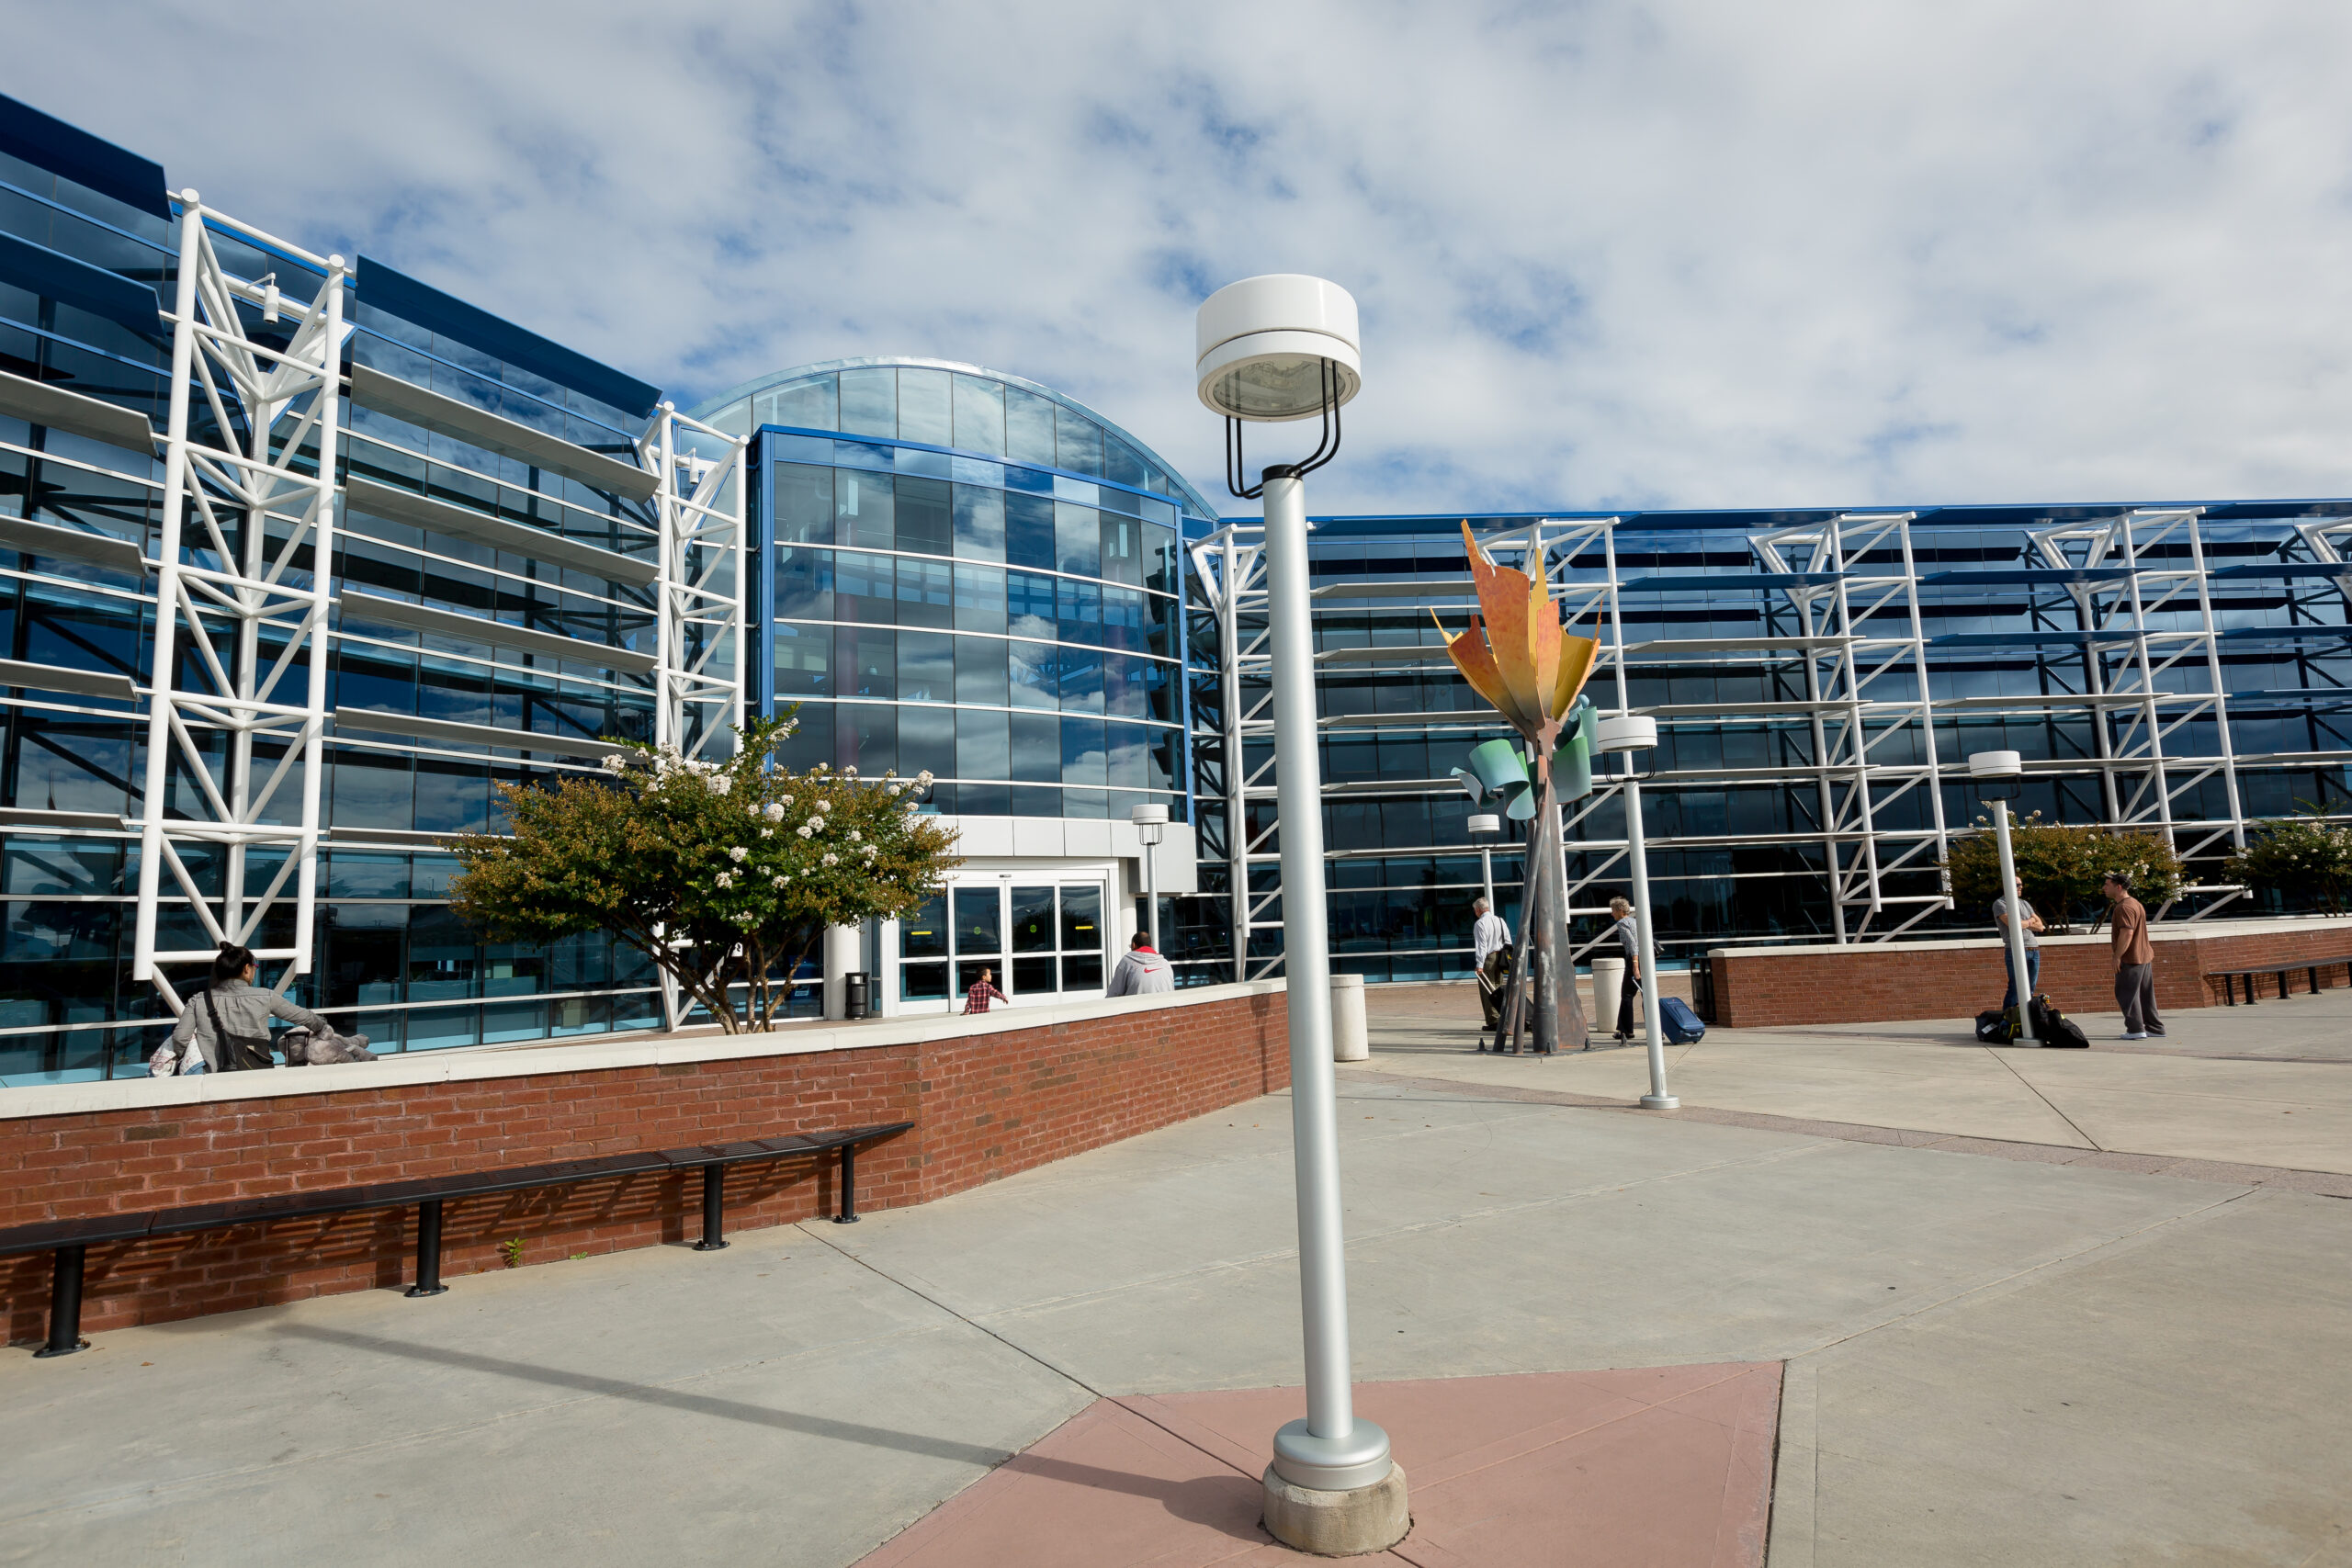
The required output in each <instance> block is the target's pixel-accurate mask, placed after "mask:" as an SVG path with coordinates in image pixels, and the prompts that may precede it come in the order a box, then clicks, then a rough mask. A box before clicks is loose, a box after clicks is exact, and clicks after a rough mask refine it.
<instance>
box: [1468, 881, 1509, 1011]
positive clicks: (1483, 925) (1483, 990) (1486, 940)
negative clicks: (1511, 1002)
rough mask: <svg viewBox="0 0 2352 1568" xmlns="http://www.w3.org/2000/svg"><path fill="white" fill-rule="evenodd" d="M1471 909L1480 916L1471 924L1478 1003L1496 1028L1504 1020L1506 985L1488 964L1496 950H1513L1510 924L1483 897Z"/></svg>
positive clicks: (1471, 952) (1499, 951)
mask: <svg viewBox="0 0 2352 1568" xmlns="http://www.w3.org/2000/svg"><path fill="white" fill-rule="evenodd" d="M1470 908H1471V909H1472V910H1473V911H1475V912H1476V915H1477V917H1478V918H1477V919H1476V921H1474V922H1473V923H1472V924H1471V927H1470V954H1471V962H1472V964H1473V965H1474V966H1475V967H1476V969H1477V971H1478V1006H1479V1008H1480V1009H1481V1010H1483V1011H1484V1013H1485V1014H1486V1020H1487V1028H1488V1029H1493V1028H1495V1027H1496V1026H1497V1024H1498V1023H1499V1022H1500V1021H1501V1018H1502V1002H1503V988H1502V986H1501V984H1500V983H1499V980H1498V977H1497V976H1493V975H1490V974H1489V973H1488V972H1487V961H1488V960H1490V959H1492V958H1493V957H1494V955H1495V954H1496V953H1509V952H1510V926H1508V925H1507V924H1505V923H1504V921H1503V918H1502V917H1501V916H1500V915H1498V914H1496V913H1495V911H1494V907H1493V906H1492V905H1490V904H1488V903H1487V901H1486V900H1485V899H1484V898H1480V899H1477V900H1476V901H1475V902H1473V903H1472V904H1471V906H1470Z"/></svg>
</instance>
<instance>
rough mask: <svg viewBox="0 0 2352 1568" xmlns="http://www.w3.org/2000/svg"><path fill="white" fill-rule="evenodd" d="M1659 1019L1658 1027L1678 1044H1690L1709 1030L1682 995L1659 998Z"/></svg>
mask: <svg viewBox="0 0 2352 1568" xmlns="http://www.w3.org/2000/svg"><path fill="white" fill-rule="evenodd" d="M1657 1021H1658V1027H1659V1028H1661V1029H1663V1030H1664V1031H1666V1037H1667V1038H1668V1040H1671V1041H1673V1042H1674V1043H1676V1044H1677V1045H1688V1044H1690V1043H1691V1042H1692V1041H1694V1040H1698V1039H1700V1038H1702V1036H1704V1035H1705V1033H1706V1032H1707V1026H1706V1025H1705V1024H1703V1023H1702V1022H1700V1021H1699V1015H1698V1014H1697V1013H1695V1012H1692V1011H1691V1004H1690V1003H1689V1002H1686V1001H1684V1000H1683V999H1682V998H1680V997H1660V998H1658V1000H1657Z"/></svg>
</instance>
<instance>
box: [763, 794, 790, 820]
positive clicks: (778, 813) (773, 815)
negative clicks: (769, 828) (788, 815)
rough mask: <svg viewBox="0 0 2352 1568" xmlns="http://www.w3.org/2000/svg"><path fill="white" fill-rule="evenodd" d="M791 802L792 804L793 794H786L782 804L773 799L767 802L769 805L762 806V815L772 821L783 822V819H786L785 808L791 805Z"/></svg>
mask: <svg viewBox="0 0 2352 1568" xmlns="http://www.w3.org/2000/svg"><path fill="white" fill-rule="evenodd" d="M791 804H792V796H790V795H786V796H785V797H784V800H783V802H782V803H781V804H779V803H777V802H775V801H773V800H771V801H769V802H768V803H767V805H766V806H764V807H762V808H761V810H760V815H761V816H763V817H764V818H767V819H768V820H769V821H771V822H781V821H783V820H784V808H785V807H786V806H789V805H791Z"/></svg>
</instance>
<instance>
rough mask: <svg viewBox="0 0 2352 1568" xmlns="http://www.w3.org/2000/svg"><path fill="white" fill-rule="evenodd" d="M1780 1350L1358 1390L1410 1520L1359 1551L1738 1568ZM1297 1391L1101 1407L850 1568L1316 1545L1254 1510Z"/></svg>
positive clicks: (1215, 1559) (1761, 1466)
mask: <svg viewBox="0 0 2352 1568" xmlns="http://www.w3.org/2000/svg"><path fill="white" fill-rule="evenodd" d="M1780 1396H1781V1364H1780V1363H1779V1362H1777V1361H1763V1362H1753V1361H1750V1362H1741V1361H1734V1362H1726V1363H1722V1364H1717V1365H1709V1366H1691V1367H1646V1368H1640V1369H1634V1370H1626V1371H1589V1372H1538V1373H1528V1374H1521V1375H1516V1376H1509V1377H1485V1378H1445V1379H1432V1380H1424V1381H1417V1382H1386V1383H1363V1384H1359V1385H1358V1386H1357V1389H1356V1408H1357V1409H1358V1410H1359V1411H1360V1412H1362V1413H1363V1415H1364V1416H1366V1417H1368V1418H1369V1419H1372V1420H1374V1421H1377V1422H1379V1423H1380V1424H1381V1425H1382V1426H1383V1427H1386V1428H1387V1430H1388V1434H1389V1437H1390V1438H1391V1439H1392V1440H1393V1441H1394V1442H1395V1444H1396V1451H1397V1462H1398V1463H1399V1464H1401V1465H1403V1466H1404V1467H1405V1473H1406V1477H1407V1483H1408V1490H1409V1494H1410V1497H1411V1503H1412V1510H1413V1529H1412V1532H1411V1533H1410V1534H1409V1535H1408V1536H1407V1537H1406V1538H1405V1539H1404V1540H1402V1541H1401V1542H1399V1543H1398V1544H1397V1545H1396V1546H1395V1547H1393V1548H1391V1549H1390V1550H1389V1551H1385V1552H1380V1553H1376V1554H1374V1555H1371V1556H1366V1557H1361V1558H1356V1559H1353V1560H1352V1561H1355V1562H1365V1563H1404V1564H1410V1565H1412V1568H1469V1565H1472V1564H1476V1565H1477V1568H1537V1565H1539V1564H1540V1565H1541V1568H1579V1565H1587V1564H1589V1565H1593V1568H1600V1565H1601V1564H1610V1565H1618V1564H1626V1563H1641V1564H1645V1565H1646V1568H1750V1565H1754V1564H1759V1563H1761V1562H1763V1560H1764V1533H1765V1526H1766V1524H1767V1522H1768V1516H1769V1511H1770V1502H1771V1494H1772V1450H1773V1440H1774V1434H1775V1432H1776V1430H1777V1427H1778V1422H1779V1416H1780ZM1305 1413H1306V1396H1305V1394H1304V1393H1303V1392H1302V1391H1300V1390H1298V1389H1295V1388H1289V1389H1248V1390H1242V1391H1239V1392H1235V1393H1176V1394H1159V1395H1147V1394H1136V1395H1130V1396H1127V1397H1125V1398H1121V1399H1103V1400H1098V1401H1097V1402H1096V1403H1094V1404H1091V1405H1090V1406H1088V1407H1087V1408H1086V1409H1085V1410H1083V1411H1080V1413H1079V1414H1078V1415H1077V1416H1072V1417H1071V1418H1070V1419H1069V1421H1068V1422H1066V1423H1064V1424H1063V1425H1062V1426H1060V1427H1057V1428H1056V1429H1055V1430H1054V1431H1052V1432H1050V1433H1048V1434H1047V1435H1046V1437H1045V1438H1042V1439H1040V1440H1039V1441H1038V1442H1037V1443H1036V1444H1035V1446H1033V1447H1031V1448H1030V1449H1029V1450H1026V1451H1025V1452H1023V1453H1022V1454H1020V1455H1017V1456H1016V1457H1015V1458H1013V1459H1012V1460H1011V1461H1008V1462H1007V1463H1005V1464H1004V1465H1003V1466H1001V1468H999V1469H998V1470H996V1471H994V1472H991V1473H990V1474H989V1475H988V1476H987V1477H985V1478H983V1479H982V1480H981V1481H980V1482H978V1483H977V1484H975V1485H973V1486H972V1487H970V1488H968V1489H967V1490H966V1491H965V1492H964V1493H962V1494H961V1495H957V1496H956V1497H954V1498H951V1499H950V1500H949V1501H948V1502H947V1503H945V1504H944V1505H943V1506H941V1507H940V1508H938V1509H937V1510H936V1511H934V1512H933V1513H932V1514H931V1515H930V1516H929V1517H925V1518H924V1519H922V1521H920V1522H919V1523H917V1524H915V1525H914V1526H913V1527H912V1528H910V1529H908V1530H907V1531H905V1532H904V1533H903V1534H901V1535H900V1536H899V1537H898V1539H896V1540H892V1541H890V1542H889V1543H888V1544H887V1545H885V1546H883V1547H881V1548H880V1549H879V1550H877V1551H874V1552H873V1553H871V1554H870V1555H868V1556H867V1557H866V1558H865V1559H864V1561H863V1562H861V1563H860V1565H859V1568H1014V1565H1017V1568H1141V1565H1143V1564H1147V1563H1148V1564H1150V1565H1151V1568H1203V1565H1206V1564H1212V1563H1214V1564H1219V1565H1230V1568H1243V1565H1248V1568H1259V1565H1263V1564H1272V1563H1278V1562H1309V1561H1328V1560H1323V1559H1312V1558H1309V1557H1307V1556H1306V1554H1304V1553H1301V1552H1295V1551H1291V1550H1290V1549H1289V1548H1287V1547H1284V1546H1282V1545H1281V1544H1279V1543H1277V1542H1276V1541H1274V1540H1272V1538H1271V1537H1269V1536H1268V1535H1267V1534H1266V1533H1265V1531H1264V1529H1262V1528H1261V1526H1260V1524H1259V1522H1258V1521H1259V1513H1260V1485H1261V1483H1260V1477H1261V1475H1262V1474H1263V1472H1264V1471H1265V1466H1266V1461H1267V1458H1268V1450H1267V1443H1268V1441H1269V1439H1271V1438H1272V1435H1273V1433H1274V1430H1275V1428H1276V1427H1280V1426H1281V1425H1282V1424H1283V1422H1284V1421H1288V1420H1291V1419H1293V1418H1295V1417H1296V1416H1302V1415H1304V1414H1305Z"/></svg>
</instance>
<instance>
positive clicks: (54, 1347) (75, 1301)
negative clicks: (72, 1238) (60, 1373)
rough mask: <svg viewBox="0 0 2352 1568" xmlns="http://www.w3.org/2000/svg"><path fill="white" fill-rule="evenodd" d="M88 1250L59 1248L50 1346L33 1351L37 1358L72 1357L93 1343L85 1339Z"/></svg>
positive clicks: (51, 1305) (52, 1288)
mask: <svg viewBox="0 0 2352 1568" xmlns="http://www.w3.org/2000/svg"><path fill="white" fill-rule="evenodd" d="M85 1253H86V1249H85V1248H83V1247H59V1248H58V1249H57V1274H56V1277H55V1278H54V1279H53V1280H51V1284H50V1287H49V1343H48V1344H46V1345H44V1346H42V1347H41V1348H40V1349H38V1350H36V1351H34V1352H33V1355H34V1357H35V1358H36V1359H46V1358H48V1357H51V1356H70V1355H72V1354H73V1353H74V1351H76V1350H86V1349H88V1348H90V1342H89V1341H88V1340H86V1339H85V1338H83V1337H82V1263H83V1259H84V1258H85Z"/></svg>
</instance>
